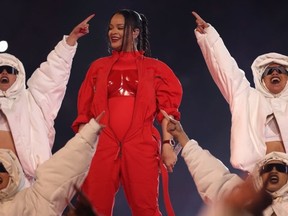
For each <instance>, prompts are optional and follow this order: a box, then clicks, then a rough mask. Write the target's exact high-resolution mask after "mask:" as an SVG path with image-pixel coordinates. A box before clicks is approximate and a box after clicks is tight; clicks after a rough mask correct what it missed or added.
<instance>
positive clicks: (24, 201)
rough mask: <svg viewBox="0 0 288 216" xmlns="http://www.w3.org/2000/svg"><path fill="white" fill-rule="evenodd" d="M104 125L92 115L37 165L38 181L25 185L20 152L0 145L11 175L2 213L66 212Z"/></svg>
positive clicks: (2, 193) (1, 195) (52, 215)
mask: <svg viewBox="0 0 288 216" xmlns="http://www.w3.org/2000/svg"><path fill="white" fill-rule="evenodd" d="M100 128H101V127H100V125H99V124H98V123H97V122H96V121H95V120H94V119H91V120H90V122H89V123H87V124H86V125H85V126H84V127H83V129H82V130H81V131H80V132H79V133H77V134H76V135H75V136H74V137H73V138H72V139H70V140H69V141H68V142H67V143H66V145H65V146H64V147H63V148H61V149H60V150H59V151H57V152H56V153H55V154H54V155H53V156H52V157H51V158H50V159H49V160H47V161H45V162H44V163H43V164H41V165H39V167H38V168H37V169H36V180H35V183H34V184H33V185H32V186H31V187H28V188H24V189H23V181H24V180H25V177H24V175H23V171H22V167H21V165H20V163H19V162H18V159H17V157H16V155H15V154H14V153H13V152H12V151H11V150H7V149H0V162H1V163H3V165H4V167H5V168H6V170H7V171H8V173H9V175H10V181H9V184H8V186H7V187H6V188H5V189H2V190H0V215H1V216H11V215H21V216H39V215H41V216H58V215H62V213H63V211H64V209H65V208H66V206H67V200H68V201H70V200H71V199H72V198H73V196H74V195H75V189H74V186H76V187H78V188H80V186H81V185H82V183H83V181H84V179H85V177H86V175H87V173H88V171H89V167H90V163H91V160H92V158H93V156H94V154H95V151H96V149H97V144H98V139H97V138H98V135H97V134H98V132H99V129H100Z"/></svg>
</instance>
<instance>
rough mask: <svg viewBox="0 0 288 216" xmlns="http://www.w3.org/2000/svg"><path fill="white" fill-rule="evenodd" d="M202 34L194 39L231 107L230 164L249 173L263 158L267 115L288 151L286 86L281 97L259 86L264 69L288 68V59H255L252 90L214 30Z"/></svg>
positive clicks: (272, 56) (275, 56)
mask: <svg viewBox="0 0 288 216" xmlns="http://www.w3.org/2000/svg"><path fill="white" fill-rule="evenodd" d="M205 31H206V33H205V34H200V33H199V32H197V31H196V30H195V35H196V37H197V42H198V44H199V46H200V48H201V51H202V54H203V56H204V59H205V61H206V64H207V66H208V68H209V71H210V73H211V75H212V77H213V79H214V81H215V83H216V84H217V86H218V88H219V89H220V91H221V93H222V95H223V96H224V98H225V99H226V101H227V102H228V103H229V106H230V111H231V114H232V127H231V143H230V145H231V158H230V160H231V164H232V165H233V167H235V168H237V169H242V170H246V171H249V172H252V171H253V167H254V165H255V164H256V163H257V162H258V161H260V160H261V159H262V158H263V157H264V156H265V154H266V145H265V137H264V132H265V124H266V118H267V116H268V115H271V114H274V116H275V117H276V120H277V123H278V125H279V128H280V132H281V136H282V140H283V142H284V145H285V149H286V150H288V133H287V131H288V106H287V101H288V88H287V85H286V88H285V89H284V90H283V92H282V93H281V94H279V95H273V94H271V93H269V92H268V91H267V89H266V88H265V87H264V86H263V85H262V83H261V75H262V73H263V70H264V67H265V65H267V64H269V63H271V62H276V63H279V64H282V65H284V66H287V67H288V57H287V56H284V55H281V54H278V53H268V54H264V55H261V56H259V57H258V58H256V59H255V61H254V62H253V64H252V71H253V75H254V82H255V88H253V87H251V86H250V83H249V81H248V80H247V78H246V77H245V73H244V71H242V70H241V69H240V68H239V67H238V65H237V63H236V61H235V60H234V58H233V57H232V56H231V55H230V53H229V51H228V50H227V48H226V47H225V44H224V42H223V40H222V39H221V37H220V36H219V34H218V32H217V31H216V30H215V29H214V28H213V26H211V25H210V26H209V27H208V28H206V29H205Z"/></svg>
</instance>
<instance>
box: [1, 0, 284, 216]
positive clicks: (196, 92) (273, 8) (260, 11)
mask: <svg viewBox="0 0 288 216" xmlns="http://www.w3.org/2000/svg"><path fill="white" fill-rule="evenodd" d="M256 2H257V3H256ZM122 8H130V9H134V10H136V11H138V12H141V13H144V14H145V15H146V17H147V18H148V20H149V30H150V43H151V48H152V54H153V57H155V58H159V59H160V60H162V61H164V62H166V63H167V64H168V65H169V66H170V67H171V68H172V69H173V70H174V72H175V74H176V75H177V76H178V78H179V79H180V81H181V83H182V85H183V90H184V95H183V102H182V105H181V107H180V111H181V113H182V120H181V122H182V125H183V127H184V129H185V130H186V132H187V133H188V135H189V136H190V138H194V139H196V140H197V141H198V142H199V143H200V145H201V146H202V147H204V148H207V149H208V150H210V152H211V153H212V154H214V155H215V156H217V157H218V158H219V159H220V160H222V161H223V163H224V164H226V165H227V167H228V168H230V169H231V171H233V172H234V171H235V170H234V169H232V168H231V166H230V163H229V138H230V111H229V107H228V105H227V103H226V101H225V100H224V99H223V97H222V95H221V94H220V92H219V90H218V88H217V87H216V86H215V84H214V82H213V80H212V78H211V77H210V74H209V72H208V70H207V67H206V65H205V62H204V59H203V57H202V54H201V53H200V49H199V47H198V45H197V43H196V39H195V35H194V28H195V26H196V25H195V19H194V17H193V16H192V15H191V11H192V10H194V11H196V12H198V14H199V15H200V16H202V18H203V19H204V20H206V21H207V22H209V23H211V24H213V26H214V27H215V28H216V29H217V30H218V32H219V33H220V35H221V36H222V38H223V40H224V42H225V44H226V46H227V48H228V49H229V51H230V53H231V54H232V56H233V57H234V58H235V59H236V61H237V62H238V65H239V67H240V68H242V69H243V70H244V71H245V72H246V76H247V78H248V79H249V80H250V82H251V83H253V79H252V76H251V70H250V66H251V64H252V62H253V60H254V59H255V58H256V57H257V56H258V55H260V54H263V53H266V52H272V51H273V52H279V53H282V54H286V50H287V38H288V31H287V21H288V15H287V2H286V1H284V0H283V1H277V0H274V1H251V0H249V1H245V0H242V1H239V0H237V1H232V0H230V1H224V0H219V1H215V0H214V1H213V0H210V1H208V0H207V1H205V0H194V1H192V0H189V1H188V0H185V1H176V0H173V1H172V0H169V1H168V0H153V1H152V0H145V1H144V0H143V1H137V0H130V1H129V0H122V1H119V0H105V1H104V0H103V1H92V0H86V1H76V0H75V1H73V0H49V1H48V0H42V1H39V0H37V1H36V0H32V1H29V0H27V1H20V0H19V1H15V0H9V1H7V0H6V1H4V0H1V12H0V23H1V24H0V29H1V30H0V41H1V40H7V41H8V43H9V48H8V50H7V52H8V53H11V54H13V55H15V56H17V57H18V58H19V59H20V60H21V61H22V62H23V64H24V66H25V69H26V74H27V78H29V77H30V76H31V73H32V72H33V71H34V70H35V69H36V68H37V67H38V66H39V64H40V63H41V62H42V61H45V59H46V56H47V54H48V53H49V52H50V50H52V49H53V47H54V46H55V45H56V43H57V42H58V41H59V40H61V39H62V36H63V35H64V34H69V33H70V31H71V30H72V28H73V27H74V26H76V25H77V24H78V23H80V22H81V21H82V20H84V19H85V18H86V17H88V16H89V15H90V14H92V13H95V14H96V16H95V17H94V18H93V19H92V20H91V21H90V34H89V35H87V36H85V37H83V38H81V39H80V40H79V46H78V50H77V53H76V55H75V58H74V62H73V67H72V72H71V77H70V80H69V84H68V88H67V92H66V96H65V99H64V101H63V105H62V107H61V110H60V112H59V114H58V117H57V119H56V122H55V127H56V131H57V135H56V141H55V146H54V148H53V151H54V152H56V151H57V150H58V149H59V148H60V147H62V146H63V145H64V144H65V143H66V141H67V140H68V139H70V138H71V137H72V136H73V132H72V130H71V127H70V126H71V123H72V121H73V120H74V119H75V117H76V102H77V92H78V90H79V87H80V84H81V82H82V81H83V79H84V76H85V73H86V70H87V68H88V66H89V64H90V63H91V61H93V60H94V59H96V58H98V57H101V56H105V55H108V53H107V46H106V42H105V29H106V26H107V22H108V19H109V17H110V16H111V14H112V13H113V12H114V11H116V10H118V9H122ZM252 85H253V84H252ZM169 181H170V182H169V183H170V196H171V201H172V203H173V206H174V210H175V213H176V215H180V216H191V215H192V216H193V215H196V214H197V212H198V211H199V210H200V208H201V206H202V201H201V199H200V197H199V195H198V192H197V190H196V188H195V185H194V183H193V180H192V178H191V176H190V174H189V172H188V169H187V167H186V165H185V163H184V161H183V159H182V158H181V156H180V155H179V160H178V163H177V165H176V167H175V169H174V172H173V174H170V179H169ZM160 191H162V190H161V188H160ZM159 199H160V207H161V210H162V212H163V215H166V213H165V210H164V207H163V199H162V193H160V198H159ZM114 213H115V214H114V215H119V216H124V215H125V216H126V215H130V212H129V209H128V207H127V204H126V200H125V198H124V195H123V192H122V191H121V190H120V192H119V193H118V195H117V199H116V203H115V210H114Z"/></svg>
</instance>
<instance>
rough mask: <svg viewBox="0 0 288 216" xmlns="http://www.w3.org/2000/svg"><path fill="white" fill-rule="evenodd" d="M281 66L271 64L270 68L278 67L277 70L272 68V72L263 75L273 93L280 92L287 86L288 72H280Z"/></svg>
mask: <svg viewBox="0 0 288 216" xmlns="http://www.w3.org/2000/svg"><path fill="white" fill-rule="evenodd" d="M278 67H281V65H279V64H270V65H269V66H268V68H276V69H275V70H273V69H272V70H270V73H268V74H267V75H265V76H264V77H263V81H264V83H265V85H266V87H267V89H268V90H269V91H270V92H271V93H272V94H279V93H280V92H281V91H283V89H284V88H285V86H286V84H287V80H288V75H287V73H280V70H278V69H277V68H278Z"/></svg>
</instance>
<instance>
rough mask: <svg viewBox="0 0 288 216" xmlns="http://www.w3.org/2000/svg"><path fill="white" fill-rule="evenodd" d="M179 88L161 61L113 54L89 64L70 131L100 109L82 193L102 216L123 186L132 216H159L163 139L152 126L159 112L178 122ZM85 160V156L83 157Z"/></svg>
mask: <svg viewBox="0 0 288 216" xmlns="http://www.w3.org/2000/svg"><path fill="white" fill-rule="evenodd" d="M181 99H182V86H181V84H180V82H179V80H178V79H177V77H176V76H175V74H174V73H173V72H172V70H171V69H170V68H169V67H168V66H167V65H166V64H165V63H163V62H161V61H159V60H156V59H153V58H148V57H145V56H144V55H143V53H141V52H131V53H127V52H126V53H125V52H120V53H119V52H115V51H114V52H113V53H112V55H111V56H109V57H104V58H100V59H98V60H96V61H94V62H93V63H92V65H91V66H90V68H89V70H88V72H87V74H86V77H85V80H84V81H83V83H82V85H81V88H80V91H79V95H78V116H77V118H76V119H75V121H74V122H73V125H72V128H73V130H74V131H75V132H77V131H78V127H79V124H83V123H86V122H88V121H89V120H90V119H91V118H92V117H96V116H98V115H99V114H100V113H101V112H102V111H103V110H104V111H105V115H104V117H103V118H102V120H101V124H104V125H106V127H105V128H104V130H103V131H102V132H101V134H100V137H99V143H98V147H97V152H96V154H95V156H94V159H93V161H92V164H91V167H90V171H89V173H88V176H87V178H86V180H85V182H84V184H83V187H82V189H83V191H84V193H85V194H86V195H87V197H88V198H89V200H90V201H91V203H92V204H93V206H94V207H95V208H96V209H97V211H98V212H99V213H100V214H103V215H105V216H110V215H112V212H113V211H112V208H113V204H114V198H115V195H116V193H117V191H118V189H119V186H120V184H121V185H122V186H123V189H124V193H125V196H126V198H127V202H128V205H129V206H130V208H131V211H132V215H135V216H150V215H151V216H157V215H161V212H160V210H159V206H158V185H159V170H160V168H159V167H160V162H161V163H162V161H161V157H160V151H161V137H160V134H159V132H158V130H157V129H156V128H155V127H154V125H153V123H154V120H155V118H156V119H157V121H158V122H159V123H161V121H162V119H163V115H162V114H161V112H159V110H160V109H163V110H165V111H166V112H167V113H168V114H169V115H173V116H174V117H175V119H177V120H179V119H180V113H179V111H178V108H179V106H180V103H181ZM83 156H84V157H85V155H83Z"/></svg>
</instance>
